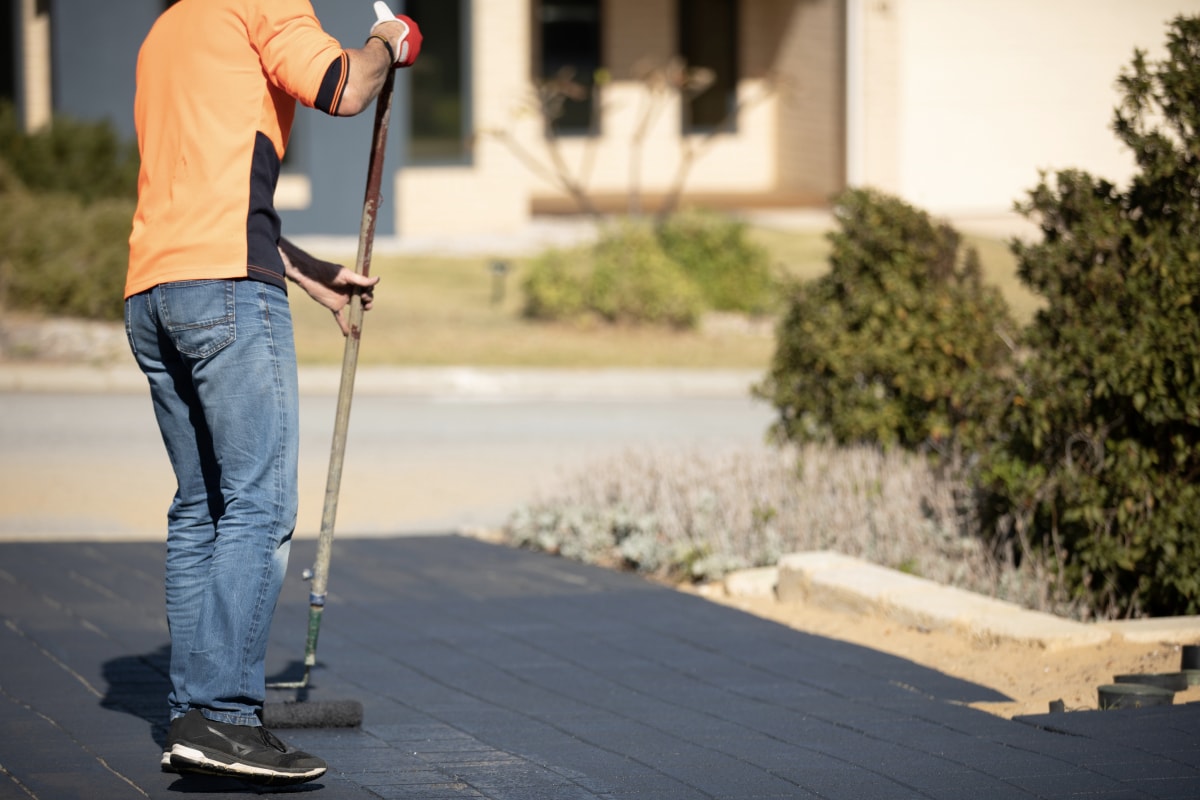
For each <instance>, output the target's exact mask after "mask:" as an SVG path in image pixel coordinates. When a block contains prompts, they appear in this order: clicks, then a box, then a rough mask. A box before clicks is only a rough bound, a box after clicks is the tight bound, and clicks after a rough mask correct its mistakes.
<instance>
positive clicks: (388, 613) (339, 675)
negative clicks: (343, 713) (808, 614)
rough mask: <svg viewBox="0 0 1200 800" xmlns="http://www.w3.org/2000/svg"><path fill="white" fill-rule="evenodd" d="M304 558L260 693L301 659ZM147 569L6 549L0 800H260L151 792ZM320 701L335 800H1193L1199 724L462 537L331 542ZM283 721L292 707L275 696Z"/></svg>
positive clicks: (173, 781) (304, 546)
mask: <svg viewBox="0 0 1200 800" xmlns="http://www.w3.org/2000/svg"><path fill="white" fill-rule="evenodd" d="M312 556H313V546H312V543H311V542H299V543H297V546H296V549H295V552H294V555H293V561H292V570H291V573H292V575H293V577H291V578H289V582H288V584H287V585H286V586H285V588H284V593H283V599H282V601H281V608H280V612H279V615H278V617H277V621H276V625H275V628H274V630H273V632H272V652H271V660H270V664H269V669H270V671H271V672H272V673H274V672H276V671H279V672H284V671H286V670H287V668H288V667H289V666H290V665H293V663H294V662H295V661H296V660H297V659H299V658H300V656H301V655H302V653H303V640H304V624H305V619H306V603H307V588H306V586H305V585H304V584H303V583H301V582H300V581H298V580H297V579H296V578H295V577H294V575H295V574H296V573H298V572H299V570H300V568H302V567H303V566H305V565H307V564H309V563H310V562H311V558H312ZM161 561H162V546H161V545H160V544H156V543H150V542H133V543H118V544H101V543H85V544H62V543H44V542H43V543H7V544H0V616H2V617H3V624H2V625H0V652H2V653H3V654H4V657H3V659H0V798H5V799H7V798H25V799H26V800H27V799H28V798H31V797H32V798H42V799H44V800H49V799H50V798H55V799H57V798H88V799H89V800H109V798H113V799H114V800H116V799H117V798H147V797H150V798H168V797H175V796H178V795H179V794H180V793H187V792H195V793H203V794H205V795H206V796H208V797H212V798H214V800H215V799H216V798H224V797H235V796H244V795H246V794H254V793H256V790H252V789H250V788H249V787H246V786H244V785H243V784H240V783H238V782H236V781H232V780H227V779H217V778H194V777H180V776H177V775H170V774H164V773H160V772H159V769H158V755H159V752H160V748H161V745H162V741H163V733H164V725H165V716H164V703H163V697H164V695H165V692H166V684H165V677H164V672H165V661H166V646H167V632H166V630H165V626H164V624H163V620H162V613H161V602H162V585H161V577H160V575H161V569H162V564H161ZM320 643H321V650H320V653H319V662H320V663H319V666H318V668H317V670H316V671H315V672H314V684H315V686H314V689H313V692H312V695H311V697H310V699H311V700H319V699H340V698H353V699H358V700H360V701H362V702H363V703H364V706H365V709H366V710H365V719H364V723H363V726H362V728H361V729H348V730H308V731H287V732H285V738H286V739H288V740H290V741H291V742H293V743H294V744H296V745H298V746H300V747H303V748H305V749H308V750H310V751H311V752H314V753H317V754H319V755H321V756H323V757H324V758H326V759H327V760H328V761H329V763H330V765H331V769H330V771H329V773H328V774H327V775H326V776H325V777H323V778H322V779H320V780H319V781H317V782H316V783H314V784H307V785H304V786H301V787H297V788H296V789H294V790H293V791H320V792H321V794H320V796H322V797H329V798H406V799H411V800H435V799H437V800H448V799H449V798H489V799H491V800H510V799H511V800H542V799H543V798H544V799H545V800H590V799H592V798H606V800H632V799H633V798H639V799H640V800H693V799H695V800H700V799H701V798H705V799H709V798H728V799H730V800H733V799H735V798H736V799H743V798H744V799H746V800H749V799H750V798H757V799H760V800H766V799H767V798H773V799H775V800H783V798H827V799H829V800H841V799H843V798H844V799H845V800H864V798H869V799H870V800H893V799H895V800H900V799H901V798H903V799H904V800H912V799H914V798H938V799H941V798H944V799H945V800H960V799H961V798H976V797H977V798H987V799H988V800H1007V799H1008V798H1014V799H1015V798H1108V799H1110V800H1116V799H1117V798H1120V800H1133V799H1134V798H1161V799H1163V800H1166V799H1167V798H1172V799H1174V800H1184V799H1185V798H1196V797H1200V708H1198V707H1194V706H1191V705H1188V706H1172V707H1165V708H1161V709H1142V710H1124V711H1108V712H1067V713H1060V714H1054V715H1049V714H1048V715H1045V716H1038V717H1029V718H1023V719H1019V720H1004V719H1001V718H998V717H995V716H992V715H990V714H987V713H984V712H981V711H975V710H972V709H971V708H968V707H967V706H966V705H965V704H966V703H969V702H974V701H988V700H1000V699H1003V698H1000V697H998V696H997V695H996V693H995V692H993V691H991V690H989V689H986V688H984V687H981V686H976V685H972V684H968V683H965V682H963V681H960V680H957V679H954V678H950V677H948V676H946V675H943V674H940V673H937V672H934V671H932V670H929V669H926V668H923V667H919V666H916V665H914V664H912V663H910V662H907V661H904V660H902V659H898V658H895V657H892V656H888V655H884V654H881V653H879V652H875V651H872V650H868V649H864V648H861V647H857V646H853V645H849V644H844V643H840V642H836V641H832V640H829V639H824V638H820V637H815V636H810V635H806V634H803V633H799V632H796V631H794V630H791V629H788V628H785V627H782V626H780V625H776V624H774V623H770V622H766V621H763V620H761V619H757V618H755V617H751V616H749V615H746V614H743V613H741V612H738V611H735V610H732V609H729V608H726V607H723V606H719V605H715V604H711V603H708V602H706V601H704V600H703V599H700V598H697V597H693V596H689V595H684V594H680V593H678V592H674V591H672V590H670V589H667V588H663V587H658V586H655V585H652V584H649V583H647V582H645V581H643V580H640V579H638V578H636V577H634V576H631V575H627V574H621V573H614V572H610V571H606V570H602V569H597V568H592V567H588V566H584V565H579V564H576V563H572V562H567V561H564V560H560V559H555V558H552V557H549V556H545V555H541V554H534V553H529V552H522V551H515V550H511V549H508V548H503V547H498V546H494V545H488V544H485V543H481V542H478V541H475V540H471V539H466V538H462V537H457V536H437V537H403V538H394V539H360V540H346V541H340V542H338V543H337V544H336V546H335V552H334V559H333V568H332V575H331V582H330V604H329V606H328V608H327V611H326V614H325V618H324V622H323V625H322V629H321V640H320ZM277 699H287V698H286V697H280V698H277Z"/></svg>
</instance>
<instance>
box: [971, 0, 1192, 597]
mask: <svg viewBox="0 0 1200 800" xmlns="http://www.w3.org/2000/svg"><path fill="white" fill-rule="evenodd" d="M1197 64H1200V18H1183V17H1180V18H1177V19H1176V20H1174V21H1173V23H1172V25H1171V27H1170V29H1169V33H1168V40H1167V55H1166V57H1165V59H1164V60H1163V61H1162V62H1160V63H1149V62H1147V60H1146V57H1145V54H1144V53H1142V52H1137V53H1135V56H1134V59H1133V62H1132V65H1131V66H1130V67H1129V68H1128V69H1127V70H1125V71H1123V72H1122V74H1121V77H1120V80H1119V86H1120V88H1121V90H1122V92H1123V95H1124V99H1123V102H1122V104H1121V106H1120V108H1119V109H1118V110H1117V112H1116V116H1115V122H1114V126H1113V127H1114V130H1115V132H1116V134H1117V136H1118V138H1119V139H1120V140H1121V141H1122V142H1123V143H1124V144H1125V145H1126V146H1128V147H1129V148H1130V149H1131V150H1132V151H1133V154H1134V156H1135V157H1136V163H1137V165H1138V167H1139V172H1138V174H1137V175H1135V177H1134V178H1133V180H1132V182H1131V184H1130V185H1129V187H1128V188H1127V189H1125V190H1120V189H1119V188H1118V187H1116V186H1114V185H1113V184H1111V183H1109V182H1107V181H1104V180H1101V179H1098V178H1094V177H1092V176H1090V175H1088V174H1086V173H1084V172H1081V171H1078V170H1067V171H1063V172H1060V173H1058V174H1057V175H1055V176H1054V178H1053V179H1050V180H1048V179H1047V178H1046V177H1045V176H1043V179H1042V181H1041V183H1040V184H1039V185H1038V186H1037V187H1036V188H1035V189H1034V190H1033V191H1032V192H1031V193H1030V195H1029V199H1028V201H1027V202H1026V203H1024V204H1023V205H1022V206H1021V207H1020V208H1021V210H1022V211H1023V212H1024V213H1025V214H1026V215H1027V216H1029V217H1030V218H1031V219H1034V220H1036V221H1037V222H1038V223H1039V224H1040V227H1041V232H1042V241H1040V242H1038V243H1035V244H1016V245H1014V251H1015V253H1016V255H1017V257H1018V259H1019V265H1020V274H1021V277H1022V279H1023V280H1024V281H1025V282H1026V283H1028V284H1029V286H1030V287H1032V288H1033V289H1034V290H1035V291H1037V292H1038V293H1040V294H1041V295H1043V296H1044V298H1045V300H1046V306H1045V308H1044V309H1043V310H1042V311H1041V312H1040V313H1039V314H1038V315H1037V317H1036V318H1035V320H1034V322H1033V323H1032V324H1031V326H1030V327H1029V329H1028V330H1027V331H1026V334H1025V337H1024V342H1025V345H1026V346H1027V347H1028V349H1029V351H1030V357H1029V359H1028V360H1027V361H1025V363H1024V364H1023V367H1022V369H1021V370H1020V373H1019V381H1018V385H1017V392H1016V393H1015V394H1014V395H1013V397H1012V402H1011V403H1008V404H1007V405H1006V407H1005V408H1004V409H1003V410H1004V415H1003V418H1002V419H1001V420H1000V423H999V426H998V427H997V428H996V430H995V434H996V444H995V446H994V447H992V448H991V449H990V450H989V451H987V452H986V453H985V459H984V462H983V475H984V477H985V479H986V480H987V482H988V485H989V486H990V488H991V489H992V491H993V492H994V495H993V497H992V500H993V501H994V504H995V505H994V509H995V511H996V513H997V514H998V515H999V519H1000V520H1001V521H1002V522H1008V523H1010V527H1009V531H1010V532H1011V535H1012V536H1014V537H1016V538H1017V539H1019V540H1020V541H1021V543H1022V545H1023V546H1024V547H1026V548H1029V547H1033V548H1040V549H1043V550H1045V551H1046V552H1049V553H1052V554H1053V555H1054V556H1055V557H1057V558H1058V559H1060V560H1061V562H1062V571H1063V577H1064V578H1065V579H1066V580H1067V581H1068V582H1069V584H1070V586H1071V587H1072V588H1073V589H1074V590H1075V591H1076V592H1077V593H1078V594H1079V595H1080V596H1081V597H1083V598H1085V599H1086V600H1087V601H1088V602H1089V604H1090V605H1091V606H1092V607H1093V608H1097V609H1100V610H1101V611H1107V612H1108V613H1110V614H1133V615H1136V614H1194V613H1197V612H1200V482H1198V478H1200V195H1198V193H1197V186H1200V68H1198V67H1197Z"/></svg>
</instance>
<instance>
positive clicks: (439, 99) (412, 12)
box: [404, 0, 469, 162]
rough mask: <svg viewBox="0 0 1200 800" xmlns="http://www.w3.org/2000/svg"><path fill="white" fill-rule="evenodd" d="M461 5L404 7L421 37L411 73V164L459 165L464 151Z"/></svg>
mask: <svg viewBox="0 0 1200 800" xmlns="http://www.w3.org/2000/svg"><path fill="white" fill-rule="evenodd" d="M464 4H465V3H464V0H408V2H407V3H406V4H405V7H404V8H405V12H404V13H406V14H408V15H409V16H410V17H412V18H413V19H415V20H416V21H417V23H418V24H420V26H421V33H422V35H423V36H424V37H425V39H424V41H423V42H422V44H421V57H420V58H418V59H417V62H416V63H415V64H413V66H412V73H411V79H412V83H411V84H410V92H411V94H410V97H411V104H410V108H411V120H412V123H411V126H412V127H411V130H412V138H411V139H410V141H409V159H410V160H412V161H416V162H422V161H424V162H429V161H461V160H463V159H465V158H466V157H467V154H468V152H469V149H468V144H467V142H468V137H469V131H468V128H469V120H468V114H467V109H468V108H469V106H468V102H467V100H468V91H467V81H466V74H467V69H466V64H467V52H468V47H467V42H468V36H467V33H468V32H467V26H466V24H465V21H466V14H465V13H464V11H463V6H464Z"/></svg>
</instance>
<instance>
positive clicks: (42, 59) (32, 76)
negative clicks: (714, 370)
mask: <svg viewBox="0 0 1200 800" xmlns="http://www.w3.org/2000/svg"><path fill="white" fill-rule="evenodd" d="M17 9H18V14H19V15H20V19H21V53H20V55H21V60H20V62H19V63H20V69H18V71H17V72H18V81H19V83H20V86H19V87H18V91H17V99H18V101H19V102H20V104H21V106H22V108H21V117H22V119H23V121H24V124H25V128H26V130H30V131H33V130H37V129H39V128H42V127H44V126H46V125H47V124H49V122H50V117H51V114H52V107H53V105H52V104H53V92H52V85H53V84H52V82H51V65H50V17H49V15H48V14H41V15H39V14H38V13H37V2H36V0H17Z"/></svg>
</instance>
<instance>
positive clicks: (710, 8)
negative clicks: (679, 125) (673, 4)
mask: <svg viewBox="0 0 1200 800" xmlns="http://www.w3.org/2000/svg"><path fill="white" fill-rule="evenodd" d="M737 16H738V14H737V0H679V38H680V41H679V52H680V55H682V56H683V59H684V60H685V61H686V62H687V65H688V66H689V67H704V68H705V69H709V70H712V73H713V84H712V85H711V86H710V87H708V89H706V90H705V91H703V92H701V93H700V94H698V95H696V96H695V97H693V98H692V99H691V101H690V102H688V103H685V104H684V108H683V129H684V131H686V132H698V131H706V130H712V129H714V128H718V127H722V126H726V125H728V126H733V125H734V124H735V123H736V120H735V119H733V118H732V115H733V112H734V109H736V108H737V82H738V71H737Z"/></svg>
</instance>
